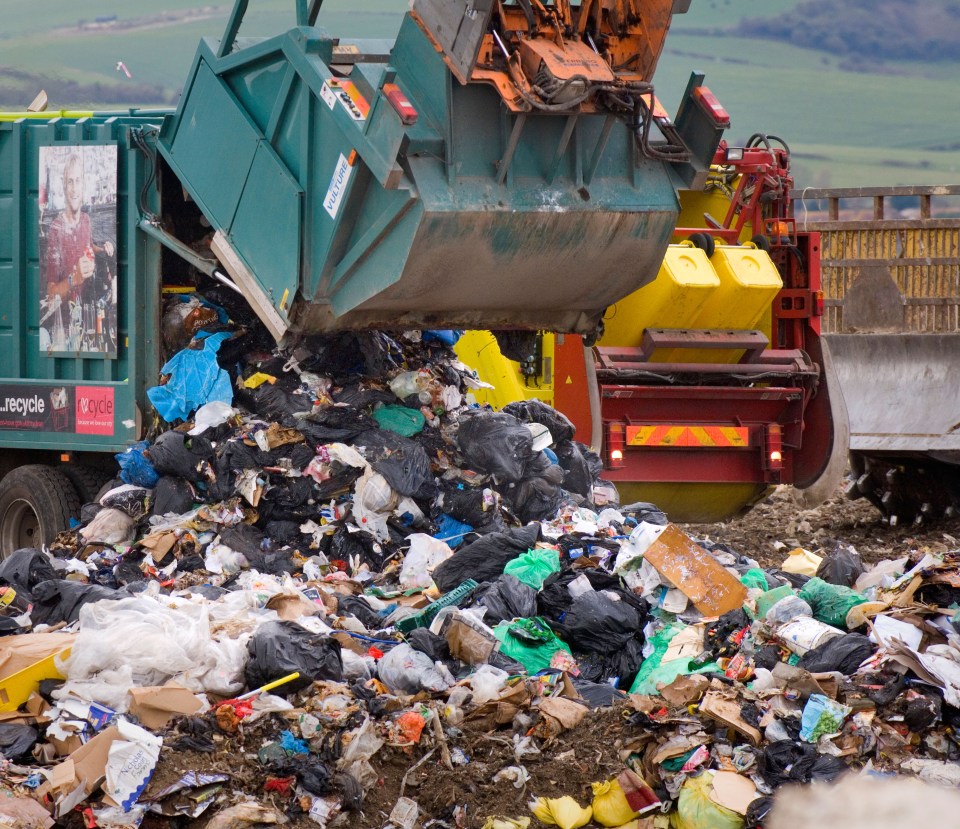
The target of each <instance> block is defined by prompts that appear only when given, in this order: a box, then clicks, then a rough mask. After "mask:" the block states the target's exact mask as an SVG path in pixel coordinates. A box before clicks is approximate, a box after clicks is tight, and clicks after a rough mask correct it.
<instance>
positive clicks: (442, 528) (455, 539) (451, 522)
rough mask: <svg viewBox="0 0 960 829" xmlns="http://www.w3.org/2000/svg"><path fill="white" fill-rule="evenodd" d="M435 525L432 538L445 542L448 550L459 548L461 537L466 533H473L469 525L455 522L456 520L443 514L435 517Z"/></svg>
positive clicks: (461, 541)
mask: <svg viewBox="0 0 960 829" xmlns="http://www.w3.org/2000/svg"><path fill="white" fill-rule="evenodd" d="M436 524H437V532H436V533H435V534H434V536H433V537H434V538H439V539H440V540H441V541H446V542H447V545H448V546H449V547H450V549H454V548H455V547H459V546H460V545H461V544H462V543H463V537H464V536H465V535H466V534H467V533H472V532H473V527H471V526H470V525H469V524H464V523H463V522H462V521H457V519H456V518H451V517H450V516H449V515H447V514H446V513H445V512H442V513H440V515H438V516H437V519H436Z"/></svg>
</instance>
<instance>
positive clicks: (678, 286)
mask: <svg viewBox="0 0 960 829" xmlns="http://www.w3.org/2000/svg"><path fill="white" fill-rule="evenodd" d="M719 287H720V277H719V276H717V273H716V271H715V270H714V268H713V265H711V264H710V260H709V259H707V255H706V254H705V253H704V252H703V251H702V250H700V249H699V248H695V247H693V246H692V245H688V244H680V245H670V246H669V247H668V248H667V253H666V256H664V259H663V264H662V265H661V266H660V271H659V272H658V273H657V278H656V279H655V280H653V282H651V283H649V284H648V285H644V286H643V287H642V288H641V289H640V290H639V291H634V292H633V293H632V294H630V295H629V296H628V297H626V298H625V299H622V300H620V302H618V303H617V304H616V305H614V306H613V308H611V309H610V310H609V311H607V315H606V317H604V326H605V331H604V335H603V338H602V339H601V340H600V345H608V346H638V345H640V343H641V342H642V341H643V330H644V329H645V328H691V327H693V321H694V320H695V319H697V318H698V316H699V315H700V314H701V312H702V309H703V307H704V306H705V305H706V303H707V302H708V301H709V300H710V298H711V296H712V295H713V294H714V293H715V292H716V291H717V289H718V288H719Z"/></svg>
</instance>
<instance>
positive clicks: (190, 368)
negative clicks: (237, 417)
mask: <svg viewBox="0 0 960 829" xmlns="http://www.w3.org/2000/svg"><path fill="white" fill-rule="evenodd" d="M197 336H198V337H201V336H203V335H202V333H201V334H198V335H197ZM230 336H231V335H230V332H228V331H221V332H220V333H217V334H211V335H210V336H208V337H204V339H203V348H202V349H199V350H198V349H192V348H185V349H183V350H182V351H178V352H177V353H176V354H174V355H173V357H171V358H170V359H169V360H168V361H167V363H166V365H164V367H163V368H161V369H160V373H161V374H169V375H170V379H169V380H168V381H167V383H166V384H165V385H163V386H154V387H153V388H151V389H147V397H149V398H150V402H151V403H153V406H154V408H155V409H156V410H157V411H158V412H159V413H160V416H161V417H162V418H163V419H164V420H166V421H167V422H168V423H172V422H173V421H174V420H186V419H187V418H189V417H190V415H191V414H192V413H193V412H195V411H196V410H197V409H199V408H200V407H201V406H203V405H204V404H205V403H210V402H212V401H214V400H218V401H220V402H222V403H229V404H232V403H233V386H232V385H231V384H230V375H229V374H227V372H225V371H224V370H223V369H222V368H220V366H219V364H218V363H217V352H218V351H219V350H220V346H221V344H222V343H223V341H224V340H226V339H229V338H230Z"/></svg>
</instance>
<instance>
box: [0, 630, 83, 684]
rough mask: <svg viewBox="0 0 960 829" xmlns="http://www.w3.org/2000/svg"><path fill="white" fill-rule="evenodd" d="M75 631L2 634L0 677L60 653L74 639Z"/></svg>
mask: <svg viewBox="0 0 960 829" xmlns="http://www.w3.org/2000/svg"><path fill="white" fill-rule="evenodd" d="M76 638H77V634H75V633H22V634H19V635H17V636H4V637H3V640H2V642H0V679H6V678H7V677H8V676H13V674H15V673H17V672H19V671H22V670H23V669H24V668H29V667H30V666H31V665H33V664H35V663H36V662H39V661H40V660H42V659H46V658H47V657H48V656H53V655H54V654H57V653H60V651H62V650H64V649H65V648H69V647H70V646H71V645H73V643H74V642H75V641H76Z"/></svg>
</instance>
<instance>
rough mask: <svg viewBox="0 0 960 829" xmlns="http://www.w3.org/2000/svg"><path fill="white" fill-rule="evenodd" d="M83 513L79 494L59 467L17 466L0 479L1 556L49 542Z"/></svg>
mask: <svg viewBox="0 0 960 829" xmlns="http://www.w3.org/2000/svg"><path fill="white" fill-rule="evenodd" d="M79 514H80V498H79V496H78V495H77V491H76V490H75V489H74V488H73V484H71V483H70V479H69V478H68V477H67V476H66V475H64V474H63V472H61V471H60V470H59V469H54V468H53V467H51V466H41V465H40V464H29V465H27V466H18V467H17V468H16V469H14V470H13V471H12V472H10V473H9V474H7V475H5V476H4V478H3V479H2V480H0V558H3V557H6V556H8V555H9V554H10V553H12V552H13V551H14V550H19V549H20V548H21V547H42V546H44V545H46V544H50V543H51V542H52V541H53V540H54V539H55V538H56V537H57V533H59V532H61V531H63V530H65V529H67V527H68V526H69V525H70V519H71V518H73V517H76V516H78V515H79Z"/></svg>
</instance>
